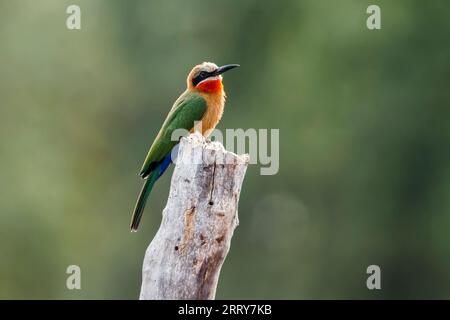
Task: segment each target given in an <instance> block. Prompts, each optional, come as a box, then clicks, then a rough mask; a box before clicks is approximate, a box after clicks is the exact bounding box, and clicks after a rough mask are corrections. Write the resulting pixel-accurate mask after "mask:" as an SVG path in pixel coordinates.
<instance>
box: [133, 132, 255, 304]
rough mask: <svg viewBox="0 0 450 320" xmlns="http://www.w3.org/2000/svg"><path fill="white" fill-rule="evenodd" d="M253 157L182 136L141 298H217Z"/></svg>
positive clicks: (144, 273)
mask: <svg viewBox="0 0 450 320" xmlns="http://www.w3.org/2000/svg"><path fill="white" fill-rule="evenodd" d="M248 161H249V157H248V155H246V154H245V155H236V154H234V153H232V152H228V151H226V150H225V149H224V147H223V145H222V144H221V143H219V142H210V141H209V142H207V141H205V138H204V137H203V136H202V135H201V134H199V133H193V134H191V135H189V136H188V137H185V138H182V139H181V141H180V145H179V150H178V157H177V159H176V161H175V162H176V167H175V170H174V173H173V176H172V181H171V186H170V194H169V198H168V201H167V205H166V207H165V209H164V211H163V215H162V222H161V226H160V227H159V230H158V232H157V233H156V235H155V237H154V239H153V241H152V242H151V243H150V245H149V247H148V248H147V251H146V253H145V258H144V263H143V268H142V286H141V293H140V299H145V300H147V299H214V297H215V293H216V287H217V282H218V279H219V274H220V269H221V267H222V264H223V262H224V260H225V258H226V255H227V253H228V251H229V249H230V242H231V238H232V236H233V232H234V229H235V228H236V226H237V225H238V223H239V220H238V213H237V208H238V201H239V195H240V191H241V186H242V182H243V180H244V176H245V172H246V169H247V165H248Z"/></svg>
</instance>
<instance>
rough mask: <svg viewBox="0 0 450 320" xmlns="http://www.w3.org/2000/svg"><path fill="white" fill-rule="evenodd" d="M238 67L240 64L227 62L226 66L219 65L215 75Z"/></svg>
mask: <svg viewBox="0 0 450 320" xmlns="http://www.w3.org/2000/svg"><path fill="white" fill-rule="evenodd" d="M236 67H240V65H238V64H226V65H224V66H221V67H219V68H218V69H217V70H216V71H214V75H216V76H218V75H220V74H222V73H225V72H227V71H228V70H231V69H234V68H236Z"/></svg>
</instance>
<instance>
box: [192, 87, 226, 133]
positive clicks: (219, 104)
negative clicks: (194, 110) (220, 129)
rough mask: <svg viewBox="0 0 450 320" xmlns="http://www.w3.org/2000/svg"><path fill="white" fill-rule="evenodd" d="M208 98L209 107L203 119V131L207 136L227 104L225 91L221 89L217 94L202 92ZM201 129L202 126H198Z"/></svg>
mask: <svg viewBox="0 0 450 320" xmlns="http://www.w3.org/2000/svg"><path fill="white" fill-rule="evenodd" d="M201 95H202V96H203V98H204V99H205V100H206V105H207V109H206V112H205V114H204V115H203V118H202V121H201V130H198V131H201V133H202V134H203V135H204V136H205V137H206V136H209V135H210V134H211V131H212V130H213V129H214V128H215V127H216V125H217V124H218V123H219V121H220V119H221V118H222V114H223V109H224V106H225V92H224V91H223V90H221V92H220V93H216V94H208V93H203V94H201ZM198 129H200V128H198Z"/></svg>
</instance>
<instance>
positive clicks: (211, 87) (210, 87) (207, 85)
mask: <svg viewBox="0 0 450 320" xmlns="http://www.w3.org/2000/svg"><path fill="white" fill-rule="evenodd" d="M197 89H198V90H201V91H204V92H207V93H219V92H222V89H223V84H222V81H221V80H218V79H217V80H208V81H205V82H202V83H200V84H199V85H198V86H197Z"/></svg>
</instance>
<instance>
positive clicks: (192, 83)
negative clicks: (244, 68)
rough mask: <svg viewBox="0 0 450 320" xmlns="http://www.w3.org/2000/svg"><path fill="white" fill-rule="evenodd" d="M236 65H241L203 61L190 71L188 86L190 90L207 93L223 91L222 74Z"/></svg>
mask: <svg viewBox="0 0 450 320" xmlns="http://www.w3.org/2000/svg"><path fill="white" fill-rule="evenodd" d="M236 67H239V65H238V64H226V65H224V66H221V67H218V66H217V65H216V64H214V63H212V62H203V63H202V64H199V65H196V66H195V67H194V68H193V69H192V71H191V72H189V75H188V77H187V86H188V88H189V89H190V90H196V91H201V92H205V93H221V92H222V90H223V85H222V74H223V73H224V72H227V71H228V70H231V69H233V68H236Z"/></svg>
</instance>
